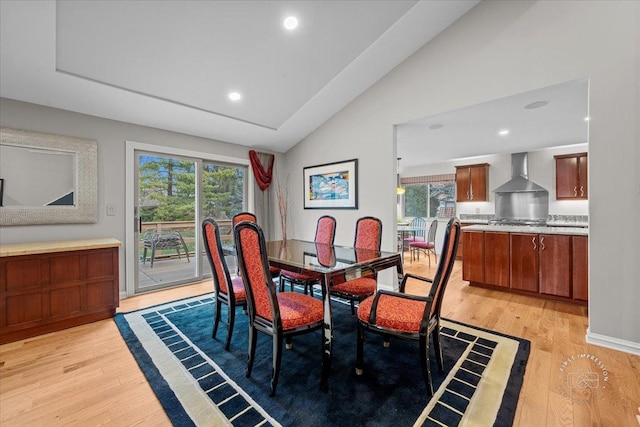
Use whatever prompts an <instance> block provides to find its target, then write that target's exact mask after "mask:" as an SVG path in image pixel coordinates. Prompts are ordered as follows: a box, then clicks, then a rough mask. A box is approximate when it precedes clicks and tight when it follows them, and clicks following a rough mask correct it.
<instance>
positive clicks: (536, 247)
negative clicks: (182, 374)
mask: <svg viewBox="0 0 640 427" xmlns="http://www.w3.org/2000/svg"><path fill="white" fill-rule="evenodd" d="M531 243H533V250H536V249H538V245H536V238H535V237H534V238H533V239H531Z"/></svg>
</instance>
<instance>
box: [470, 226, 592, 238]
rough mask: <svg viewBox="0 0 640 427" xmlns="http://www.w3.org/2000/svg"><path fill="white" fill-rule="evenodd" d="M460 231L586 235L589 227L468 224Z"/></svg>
mask: <svg viewBox="0 0 640 427" xmlns="http://www.w3.org/2000/svg"><path fill="white" fill-rule="evenodd" d="M462 231H494V232H503V233H531V234H568V235H573V236H588V235H589V229H588V228H586V227H566V226H562V227H558V226H546V227H544V226H543V227H537V226H530V225H484V224H477V225H469V226H467V227H464V228H463V229H462Z"/></svg>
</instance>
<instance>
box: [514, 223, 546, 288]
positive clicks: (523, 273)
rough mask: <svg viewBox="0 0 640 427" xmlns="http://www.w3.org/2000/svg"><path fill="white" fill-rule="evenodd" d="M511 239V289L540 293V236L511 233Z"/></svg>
mask: <svg viewBox="0 0 640 427" xmlns="http://www.w3.org/2000/svg"><path fill="white" fill-rule="evenodd" d="M510 237H511V241H510V245H511V261H510V267H511V271H510V274H509V281H510V284H511V288H512V289H519V290H523V291H531V292H538V265H539V261H538V246H539V242H538V235H537V234H524V233H523V234H520V233H511V235H510Z"/></svg>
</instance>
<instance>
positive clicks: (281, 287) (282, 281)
mask: <svg viewBox="0 0 640 427" xmlns="http://www.w3.org/2000/svg"><path fill="white" fill-rule="evenodd" d="M284 281H285V278H284V276H283V275H282V274H281V275H280V277H279V278H278V282H279V283H278V284H279V285H280V286H279V288H280V292H283V291H284Z"/></svg>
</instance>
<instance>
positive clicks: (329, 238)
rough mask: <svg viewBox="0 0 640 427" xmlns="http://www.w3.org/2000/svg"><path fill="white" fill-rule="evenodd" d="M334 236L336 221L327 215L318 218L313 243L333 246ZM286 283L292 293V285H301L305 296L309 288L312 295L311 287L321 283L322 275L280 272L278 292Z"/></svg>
mask: <svg viewBox="0 0 640 427" xmlns="http://www.w3.org/2000/svg"><path fill="white" fill-rule="evenodd" d="M335 235H336V219H335V218H334V217H332V216H329V215H324V216H321V217H320V218H318V224H317V225H316V235H315V238H314V242H316V243H322V244H325V245H333V240H334V238H335ZM287 282H289V285H290V286H291V291H293V287H294V285H302V286H304V293H305V294H306V293H307V291H308V289H309V288H311V294H312V295H313V285H318V284H320V283H321V282H322V274H320V273H305V272H303V273H296V272H293V271H286V270H283V271H281V272H280V291H283V290H284V285H285V284H286V283H287Z"/></svg>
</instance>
